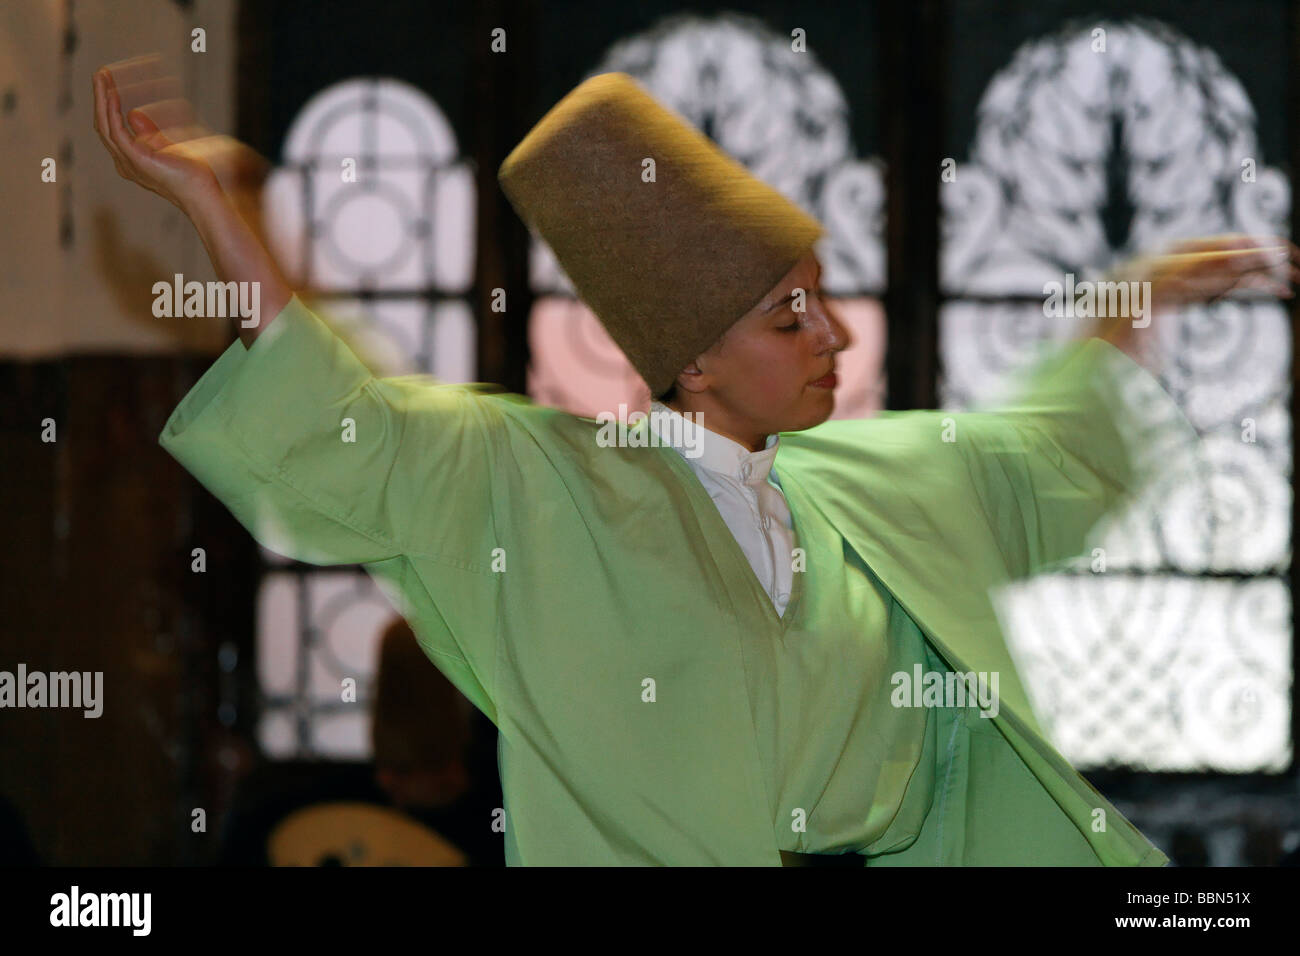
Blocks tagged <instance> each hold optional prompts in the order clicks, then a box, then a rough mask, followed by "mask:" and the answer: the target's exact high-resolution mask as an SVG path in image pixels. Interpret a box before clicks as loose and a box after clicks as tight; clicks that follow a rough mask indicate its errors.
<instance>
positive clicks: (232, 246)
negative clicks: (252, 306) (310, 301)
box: [185, 188, 293, 348]
mask: <svg viewBox="0 0 1300 956" xmlns="http://www.w3.org/2000/svg"><path fill="white" fill-rule="evenodd" d="M185 212H186V214H187V215H188V216H189V217H190V221H192V222H193V223H194V227H195V228H196V229H197V230H198V233H199V238H200V239H202V241H203V246H204V248H205V249H207V252H208V258H209V259H211V260H212V266H213V268H214V269H215V270H216V273H217V276H218V278H219V279H220V280H221V281H223V282H232V281H233V282H255V283H257V287H258V290H259V306H258V310H257V311H258V315H257V316H256V319H257V321H256V323H255V324H252V325H250V326H249V327H248V328H245V327H244V321H243V320H240V321H238V322H237V323H236V324H237V326H238V328H239V338H240V340H241V341H242V342H243V343H244V347H245V348H252V346H253V342H254V341H255V340H256V339H257V337H258V336H259V335H261V334H262V332H263V330H265V328H266V326H267V325H268V324H269V323H270V321H271V320H272V319H274V318H275V317H276V316H277V315H279V314H280V312H281V311H282V310H283V309H284V307H285V305H287V304H288V302H289V299H290V298H291V297H292V295H293V290H292V289H291V288H290V287H289V284H288V282H287V281H285V278H284V276H283V275H282V274H281V272H280V269H279V267H278V266H277V265H276V263H275V259H274V258H273V257H272V255H271V253H270V252H269V251H268V250H267V248H266V246H265V245H263V244H262V241H261V239H259V238H258V235H257V233H256V232H255V231H254V229H253V228H252V227H251V226H250V225H249V224H248V223H247V222H246V221H245V219H244V217H243V216H241V215H240V213H239V210H238V209H237V208H236V207H235V204H234V202H233V201H232V200H231V199H230V197H229V196H227V195H226V194H225V193H224V192H222V191H221V189H220V188H212V189H205V190H204V191H203V192H202V193H200V194H199V195H197V196H196V197H195V198H194V199H193V200H192V201H190V202H187V203H186V205H185Z"/></svg>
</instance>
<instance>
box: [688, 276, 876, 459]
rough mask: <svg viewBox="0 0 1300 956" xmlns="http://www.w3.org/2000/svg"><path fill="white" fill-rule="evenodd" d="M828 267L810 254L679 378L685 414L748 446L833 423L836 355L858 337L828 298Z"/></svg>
mask: <svg viewBox="0 0 1300 956" xmlns="http://www.w3.org/2000/svg"><path fill="white" fill-rule="evenodd" d="M820 282H821V263H819V262H818V261H817V257H816V256H815V255H814V254H813V253H812V252H811V251H809V252H808V253H806V254H805V255H804V256H803V258H801V259H800V260H799V261H798V262H797V263H796V264H795V266H794V268H792V269H791V270H790V271H789V272H788V273H786V275H785V277H784V278H783V279H782V280H781V281H780V282H778V283H777V284H776V286H774V287H773V288H772V290H771V291H770V292H769V293H768V294H767V295H766V296H765V297H764V299H763V301H761V302H760V303H758V305H756V306H755V307H754V308H753V309H751V310H750V311H749V312H748V313H746V314H745V315H744V316H742V317H741V318H740V319H739V320H738V321H737V322H736V323H735V324H734V325H732V326H731V327H730V328H729V329H728V330H727V331H726V333H725V334H724V335H723V336H722V338H721V339H719V340H718V341H717V342H715V343H714V344H713V345H712V346H710V347H709V349H708V351H706V352H705V353H703V354H702V355H700V356H699V357H698V358H697V359H696V361H695V362H692V363H691V364H690V365H689V366H687V368H686V370H685V371H684V372H682V373H681V374H680V375H678V377H677V396H676V399H675V400H674V401H673V402H672V405H673V407H674V408H677V409H678V410H679V411H694V412H699V413H700V414H701V416H702V417H701V419H700V424H702V425H703V426H704V427H705V428H708V429H710V430H712V431H715V432H720V433H721V434H724V435H726V436H728V437H730V438H733V439H735V440H736V441H739V442H740V443H741V444H743V445H746V446H747V447H749V448H750V450H752V451H757V450H759V449H760V448H762V447H763V441H764V440H765V439H766V436H768V435H770V434H773V433H775V432H782V431H799V430H801V429H804V428H811V427H813V426H814V425H819V424H821V423H822V422H824V421H826V419H828V418H829V417H830V415H831V412H832V411H834V408H835V385H836V383H835V382H834V381H833V380H832V381H831V382H829V383H826V382H819V381H818V380H819V379H822V378H824V377H825V376H826V375H827V373H830V372H833V371H834V369H835V353H836V352H839V351H841V350H842V349H845V348H848V347H849V345H851V344H852V341H853V340H852V337H851V336H850V335H849V332H848V330H847V329H846V328H845V327H844V325H843V324H842V323H841V322H840V321H839V319H837V318H836V317H835V316H834V315H833V314H832V313H831V311H830V309H829V308H828V307H827V303H826V301H825V300H824V299H822V298H821V295H820V291H821V290H820Z"/></svg>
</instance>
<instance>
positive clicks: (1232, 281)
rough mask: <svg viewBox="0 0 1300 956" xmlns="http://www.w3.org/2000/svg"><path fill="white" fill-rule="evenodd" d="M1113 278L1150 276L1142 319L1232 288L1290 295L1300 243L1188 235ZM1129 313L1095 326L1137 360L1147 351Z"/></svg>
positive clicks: (1298, 269) (1299, 267)
mask: <svg viewBox="0 0 1300 956" xmlns="http://www.w3.org/2000/svg"><path fill="white" fill-rule="evenodd" d="M1107 278H1108V279H1110V280H1112V281H1121V282H1149V283H1151V286H1150V299H1149V300H1147V303H1146V315H1145V316H1144V321H1143V322H1142V323H1141V324H1142V325H1145V324H1148V323H1149V322H1150V321H1151V318H1150V317H1151V316H1152V315H1155V314H1160V313H1163V312H1168V311H1169V310H1171V309H1174V308H1177V307H1178V306H1182V305H1188V304H1190V303H1194V302H1214V301H1216V300H1218V299H1221V298H1223V297H1224V296H1226V295H1229V294H1231V293H1233V292H1238V291H1245V290H1250V289H1255V290H1260V291H1262V292H1263V293H1264V294H1266V295H1269V296H1276V297H1278V298H1284V299H1289V298H1291V297H1292V296H1293V294H1294V293H1293V292H1292V291H1291V283H1292V282H1296V281H1300V247H1297V246H1296V244H1295V243H1294V242H1291V241H1290V240H1289V239H1286V238H1285V237H1282V236H1246V235H1241V234H1239V233H1226V234H1223V235H1218V236H1202V237H1198V238H1195V239H1184V240H1182V241H1181V242H1177V243H1175V244H1174V245H1173V246H1172V247H1170V249H1169V251H1168V252H1165V253H1163V254H1159V255H1145V256H1138V257H1137V258H1135V259H1131V260H1129V261H1128V262H1126V263H1124V264H1123V265H1121V266H1120V267H1119V268H1117V269H1115V270H1114V271H1112V272H1111V273H1110V275H1109V276H1108V277H1107ZM1137 324H1139V323H1136V322H1135V321H1134V320H1132V319H1131V318H1130V317H1129V316H1126V315H1115V316H1107V317H1104V318H1102V319H1100V320H1099V322H1098V324H1097V328H1096V330H1095V332H1094V334H1095V335H1097V336H1099V337H1100V338H1103V339H1106V340H1107V341H1109V342H1110V343H1111V344H1113V345H1114V346H1115V347H1116V348H1119V349H1122V350H1123V351H1124V352H1126V353H1128V354H1129V355H1130V356H1131V357H1132V358H1134V359H1135V360H1136V361H1139V362H1142V363H1144V364H1145V362H1146V356H1145V355H1144V353H1143V350H1142V349H1141V347H1140V346H1139V344H1138V341H1137V338H1136V336H1135V333H1134V327H1135V325H1137Z"/></svg>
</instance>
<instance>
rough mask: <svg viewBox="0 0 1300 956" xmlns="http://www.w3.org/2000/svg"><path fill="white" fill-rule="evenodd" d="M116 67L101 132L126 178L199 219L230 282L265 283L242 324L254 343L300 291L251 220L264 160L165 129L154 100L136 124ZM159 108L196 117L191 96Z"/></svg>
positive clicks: (181, 129) (100, 83)
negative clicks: (253, 312) (126, 109)
mask: <svg viewBox="0 0 1300 956" xmlns="http://www.w3.org/2000/svg"><path fill="white" fill-rule="evenodd" d="M114 67H115V65H114V64H110V65H109V66H106V67H103V68H101V69H100V70H99V71H97V72H96V73H95V77H94V88H95V130H96V132H98V133H99V138H100V139H101V140H102V141H103V143H104V148H105V149H107V150H108V152H109V154H110V155H111V156H112V157H113V162H114V163H115V164H116V165H117V171H118V173H119V174H120V175H121V176H122V178H124V179H128V180H130V181H131V182H134V183H137V184H138V185H140V186H142V187H143V188H145V189H148V190H149V191H150V192H154V193H157V194H158V195H159V196H162V197H163V198H164V199H166V200H167V201H168V202H170V203H172V204H173V205H174V206H176V207H177V208H178V209H180V210H181V212H183V213H185V215H186V216H187V217H188V218H189V220H190V221H191V222H192V223H194V226H195V228H196V229H197V230H198V233H199V237H200V238H201V239H202V240H203V245H204V248H206V249H207V252H208V257H209V258H210V259H211V260H212V265H213V268H214V269H215V270H216V272H217V275H218V276H219V277H220V279H221V280H222V281H235V282H255V283H257V284H258V288H259V291H260V315H258V316H257V317H256V322H254V323H252V324H250V326H249V327H244V325H243V323H242V322H240V323H239V337H240V339H241V340H242V341H243V343H244V347H245V348H251V347H252V345H253V342H254V340H256V338H257V337H258V336H259V335H261V333H262V332H263V330H264V329H265V328H266V326H267V325H268V324H269V323H270V321H271V319H273V318H274V317H275V316H276V315H278V314H279V313H280V312H281V311H282V310H283V309H284V307H285V305H287V304H288V302H289V299H290V297H291V296H292V295H293V290H292V289H290V288H289V284H288V282H286V281H285V278H284V276H283V275H282V274H281V272H280V270H279V267H278V266H277V265H276V263H275V260H274V258H272V256H271V254H270V253H269V252H268V251H267V249H266V246H265V245H264V244H263V242H262V240H261V238H260V236H259V234H258V231H257V229H256V228H255V223H254V224H253V225H250V223H249V221H248V219H249V217H251V216H255V215H256V212H255V210H256V201H255V189H252V188H250V184H249V183H248V182H247V178H248V174H249V172H250V170H255V169H256V168H257V167H258V165H259V164H258V162H257V160H256V154H255V153H253V151H252V150H250V149H249V148H248V147H247V146H244V145H243V144H242V143H240V142H238V141H237V140H234V139H231V138H230V137H228V136H217V135H212V134H210V133H209V132H208V131H206V130H204V129H202V127H198V126H194V125H179V124H177V125H171V124H167V128H166V129H160V128H159V126H158V124H157V123H155V122H154V120H153V119H152V118H151V117H150V115H149V113H150V109H149V107H148V106H146V107H144V108H137V109H133V110H131V113H130V115H129V117H128V119H129V122H130V127H131V128H128V126H127V120H124V119H123V117H122V103H121V94H120V92H119V90H118V86H117V82H116V80H115V78H114V72H115V69H114ZM129 69H131V70H133V71H134V72H135V73H139V72H140V71H141V70H142V69H143V70H146V71H148V72H152V73H156V72H157V71H156V69H154V68H153V67H151V66H150V64H149V62H148V61H133V62H132V65H131V66H130V67H129ZM157 106H158V107H159V109H157V110H155V111H153V112H155V115H160V116H161V115H170V116H172V117H177V116H192V111H191V110H189V108H188V104H185V103H183V101H176V100H171V101H167V102H166V103H160V104H157ZM250 197H251V199H252V201H250Z"/></svg>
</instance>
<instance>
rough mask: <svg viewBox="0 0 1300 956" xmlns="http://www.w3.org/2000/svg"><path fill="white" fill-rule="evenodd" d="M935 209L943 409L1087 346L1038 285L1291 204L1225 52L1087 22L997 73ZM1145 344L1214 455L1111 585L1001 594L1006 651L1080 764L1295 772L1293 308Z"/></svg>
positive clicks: (1222, 320)
mask: <svg viewBox="0 0 1300 956" xmlns="http://www.w3.org/2000/svg"><path fill="white" fill-rule="evenodd" d="M1099 40H1100V42H1101V43H1102V44H1103V47H1104V49H1102V50H1099V49H1098V42H1099ZM1099 54H1101V55H1099ZM1245 160H1249V161H1250V164H1249V165H1250V167H1251V175H1249V176H1243V174H1242V171H1243V161H1245ZM1256 166H1257V167H1258V168H1255V167H1256ZM941 198H942V200H943V203H944V223H943V225H944V240H945V242H944V246H943V251H942V257H941V267H942V281H943V285H944V289H943V291H944V293H945V299H946V304H945V305H944V307H943V308H942V310H941V313H940V333H941V334H940V342H941V349H942V368H943V377H942V380H941V393H942V396H943V404H944V405H945V406H946V407H951V408H963V407H966V406H968V405H969V404H971V403H972V402H974V401H976V400H981V401H983V400H991V399H995V398H997V397H1000V396H1001V395H1002V394H1003V386H1004V384H1005V382H1006V377H1007V375H1008V373H1010V372H1012V371H1014V370H1016V369H1018V368H1021V367H1023V366H1024V364H1025V363H1026V362H1027V361H1029V360H1030V359H1031V358H1032V356H1033V355H1034V353H1035V352H1036V350H1037V349H1038V348H1039V347H1040V346H1041V345H1043V344H1044V343H1046V342H1055V341H1061V340H1063V339H1065V338H1067V337H1070V336H1073V335H1075V334H1076V333H1077V331H1078V324H1079V322H1082V321H1084V320H1078V321H1077V322H1076V321H1072V320H1065V319H1059V318H1047V317H1045V316H1044V309H1043V295H1044V284H1045V283H1047V282H1050V281H1056V282H1063V281H1064V279H1063V276H1064V274H1065V273H1073V274H1074V275H1075V276H1076V277H1077V278H1078V279H1080V280H1082V279H1095V278H1098V277H1099V273H1101V272H1102V271H1103V270H1104V269H1106V268H1107V267H1109V266H1110V265H1112V264H1113V262H1114V261H1115V260H1117V259H1121V258H1124V257H1126V256H1128V255H1131V254H1134V253H1136V252H1138V251H1149V250H1152V249H1157V248H1159V247H1161V246H1162V245H1164V244H1165V243H1166V242H1167V241H1170V240H1172V239H1176V238H1185V237H1187V236H1189V235H1209V234H1215V233H1225V232H1242V233H1251V234H1270V235H1278V234H1282V233H1284V232H1285V231H1286V228H1285V218H1286V211H1287V206H1288V204H1289V201H1290V187H1289V184H1288V182H1287V180H1286V178H1285V177H1284V176H1283V174H1282V173H1281V172H1279V171H1278V170H1277V169H1274V168H1272V167H1269V166H1266V165H1264V163H1263V159H1262V157H1261V156H1260V148H1259V143H1258V141H1257V137H1256V129H1255V111H1254V110H1253V109H1252V107H1251V105H1250V102H1249V99H1248V97H1247V95H1246V92H1245V90H1244V89H1243V88H1242V85H1241V84H1240V83H1239V82H1238V80H1237V79H1236V78H1235V77H1234V76H1232V75H1231V74H1230V73H1228V72H1227V71H1226V70H1225V69H1224V67H1223V64H1222V63H1221V62H1220V61H1219V58H1218V57H1217V56H1216V55H1215V54H1214V53H1213V52H1212V51H1210V50H1209V49H1207V48H1205V47H1203V46H1199V45H1197V44H1195V43H1193V42H1191V41H1190V40H1189V39H1188V38H1187V37H1185V36H1183V35H1181V34H1179V33H1177V32H1176V31H1174V30H1172V29H1170V28H1168V27H1167V26H1165V25H1163V24H1159V23H1154V22H1150V21H1145V22H1141V23H1129V22H1099V23H1092V22H1090V23H1088V24H1087V25H1086V26H1082V27H1066V28H1064V29H1062V30H1061V31H1060V32H1058V33H1057V34H1055V35H1051V36H1047V37H1042V38H1037V39H1032V40H1030V41H1028V42H1025V43H1024V44H1023V45H1022V46H1021V48H1020V49H1019V51H1018V52H1017V53H1016V54H1015V56H1014V57H1013V58H1012V59H1011V61H1010V63H1008V64H1007V65H1006V66H1005V67H1003V68H1002V69H1001V70H1000V71H999V72H998V73H997V75H996V76H995V77H994V78H993V80H992V81H991V82H990V83H989V84H988V86H987V88H986V90H985V92H984V95H983V98H982V100H981V102H980V105H979V111H978V119H977V125H976V133H975V137H974V141H973V142H972V143H971V144H970V149H969V154H968V159H967V161H966V162H963V163H961V164H959V165H958V166H957V168H956V175H955V177H954V178H953V179H952V181H951V182H947V183H945V184H944V185H943V187H942V190H941ZM1152 329H1153V331H1154V332H1155V333H1156V336H1155V338H1156V344H1157V345H1158V349H1157V350H1156V351H1158V352H1159V353H1160V354H1159V356H1158V357H1159V358H1160V359H1161V360H1162V364H1163V366H1164V371H1163V372H1162V379H1163V381H1162V384H1163V386H1164V388H1165V389H1166V391H1168V392H1169V393H1170V395H1172V396H1173V397H1174V398H1175V399H1176V400H1177V401H1178V402H1179V404H1180V407H1181V408H1182V409H1183V411H1184V412H1185V414H1186V415H1187V417H1188V420H1189V421H1190V422H1191V423H1192V424H1193V426H1194V427H1195V428H1196V429H1197V431H1198V432H1199V433H1200V435H1201V437H1202V439H1203V445H1202V447H1201V448H1200V449H1199V451H1198V455H1197V460H1195V461H1189V462H1187V463H1186V466H1185V467H1181V468H1174V467H1172V464H1173V463H1171V467H1170V469H1169V470H1168V471H1166V473H1165V474H1164V475H1163V476H1162V478H1161V480H1160V481H1159V482H1158V483H1157V484H1156V485H1154V486H1152V487H1151V488H1149V489H1148V493H1147V494H1146V495H1145V496H1143V497H1142V498H1141V500H1139V501H1137V502H1134V504H1133V505H1132V507H1130V508H1129V509H1128V510H1127V511H1125V512H1124V513H1123V514H1122V515H1120V516H1118V517H1117V520H1116V521H1115V522H1114V523H1113V527H1112V529H1111V531H1110V532H1109V533H1108V535H1107V537H1106V538H1105V545H1104V548H1103V553H1104V558H1105V568H1104V572H1103V573H1097V568H1095V567H1093V559H1092V558H1089V557H1085V558H1084V559H1081V560H1080V561H1079V562H1078V566H1077V568H1076V569H1075V573H1061V574H1050V575H1042V576H1039V577H1037V578H1034V579H1033V580H1031V581H1029V582H1026V583H1024V584H1022V585H1020V586H1018V587H1016V588H1014V589H1012V590H1010V591H1009V592H1008V593H1007V595H1005V597H1006V607H1005V614H1006V617H1007V622H1006V623H1007V624H1008V639H1009V641H1010V642H1011V644H1012V646H1013V651H1018V659H1019V661H1020V664H1021V667H1022V670H1023V673H1024V676H1025V679H1026V682H1027V684H1028V685H1029V691H1030V694H1031V697H1033V699H1034V705H1035V710H1036V711H1037V712H1038V715H1039V717H1040V718H1041V719H1042V721H1043V723H1044V727H1045V729H1046V730H1047V731H1048V733H1049V734H1050V735H1051V736H1052V737H1053V738H1054V740H1055V743H1056V744H1057V746H1058V747H1059V748H1060V750H1061V751H1062V753H1063V754H1064V755H1065V756H1066V757H1067V758H1069V759H1070V760H1071V761H1072V762H1074V763H1076V764H1077V765H1079V766H1081V767H1091V766H1101V765H1107V764H1119V765H1126V766H1132V767H1137V768H1141V769H1149V770H1163V771H1193V770H1217V771H1247V770H1273V771H1277V770H1282V769H1284V768H1285V767H1286V764H1287V762H1288V760H1289V759H1290V736H1291V733H1290V727H1291V713H1290V699H1289V698H1290V693H1291V691H1290V685H1291V673H1292V662H1291V660H1290V657H1291V654H1290V650H1291V625H1290V621H1289V614H1290V607H1289V605H1290V597H1289V585H1288V581H1287V576H1288V574H1289V571H1288V567H1289V563H1290V554H1289V542H1290V537H1291V465H1290V461H1291V440H1290V434H1291V421H1290V414H1289V401H1290V395H1289V387H1290V362H1291V348H1292V343H1291V337H1290V326H1289V323H1288V320H1287V315H1286V311H1285V309H1284V308H1283V307H1282V306H1281V305H1280V304H1278V303H1277V302H1246V301H1233V300H1225V301H1222V302H1219V303H1216V304H1213V305H1208V306H1204V307H1199V308H1188V309H1185V310H1182V311H1181V313H1180V314H1179V315H1177V316H1171V317H1170V320H1169V321H1166V322H1163V323H1157V324H1153V326H1152ZM1133 412H1134V414H1135V415H1136V416H1139V417H1140V416H1141V409H1139V408H1134V409H1133Z"/></svg>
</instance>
